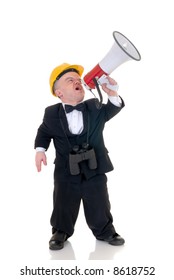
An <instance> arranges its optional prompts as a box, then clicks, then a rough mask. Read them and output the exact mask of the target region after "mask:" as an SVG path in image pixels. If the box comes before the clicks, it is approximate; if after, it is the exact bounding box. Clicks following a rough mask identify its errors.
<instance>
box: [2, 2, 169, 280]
mask: <svg viewBox="0 0 174 280" xmlns="http://www.w3.org/2000/svg"><path fill="white" fill-rule="evenodd" d="M173 24H174V23H173V7H172V1H169V0H166V1H160V0H158V1H157V0H156V1H155V0H153V1H149V0H146V1H138V0H132V1H129V0H125V1H122V0H120V1H116V0H107V1H106V2H104V1H91V0H88V1H80V0H73V1H70V0H69V1H67V0H64V1H58V0H57V1H56V0H30V1H22V0H16V1H12V0H11V1H10V0H6V1H1V2H0V37H1V41H0V108H1V109H0V131H1V137H0V143H1V161H0V162H1V169H0V170H1V177H0V180H1V188H0V218H1V220H0V221H1V231H0V234H1V238H0V243H1V244H0V252H1V259H3V266H2V267H3V269H2V271H1V274H3V277H6V278H8V279H10V275H11V279H19V278H20V276H19V269H20V268H22V267H23V266H25V265H28V266H30V267H33V268H34V267H35V266H36V267H37V266H42V265H43V266H45V267H46V266H47V267H53V266H56V265H59V266H60V265H61V264H62V263H63V265H64V266H68V265H69V263H71V264H72V262H73V264H81V265H84V266H88V267H90V266H91V267H92V266H94V267H95V265H96V266H97V263H96V262H97V261H99V260H100V261H99V264H100V265H102V267H104V268H105V267H106V268H108V267H109V268H111V267H114V266H117V265H118V266H120V267H121V266H125V267H126V266H155V267H156V274H157V276H156V277H154V276H151V277H150V276H149V278H151V279H164V277H165V278H166V279H171V276H172V267H171V264H172V258H171V254H172V253H173V249H174V248H173V236H174V235H173V234H174V232H173V211H174V209H173V208H174V207H173V194H172V187H173V186H174V179H173V162H174V149H173V143H174V136H173V119H174V112H173V95H174V92H173V77H172V76H173V75H172V74H173V67H174V55H173V54H174V52H173V50H174V39H173ZM114 30H116V31H119V32H121V33H123V34H124V35H126V36H127V37H128V38H129V39H130V40H131V41H132V42H133V43H134V44H135V46H136V47H137V48H138V50H139V51H140V53H141V56H142V60H141V61H140V62H135V61H130V62H128V63H126V64H124V65H121V66H120V67H119V68H117V69H116V70H115V71H114V72H113V73H112V77H114V78H115V79H116V80H117V82H118V83H119V86H120V87H119V94H120V95H121V96H122V97H123V99H124V101H125V103H126V107H125V108H124V109H123V110H122V112H121V113H120V114H119V115H118V116H117V117H116V118H114V119H113V120H111V121H110V123H108V124H107V126H106V129H105V142H106V145H107V148H108V150H109V152H110V157H111V159H112V161H113V164H114V166H115V170H114V171H113V172H112V173H110V174H108V179H109V182H108V187H109V194H110V200H111V205H112V214H113V216H114V224H115V226H116V229H117V231H118V232H119V233H120V234H121V235H122V236H123V237H124V238H125V240H126V244H125V246H124V247H122V248H115V247H112V246H109V245H107V244H103V243H102V242H99V241H98V242H96V241H95V238H94V237H93V236H92V233H91V232H90V230H89V229H88V227H87V225H86V223H85V218H84V215H83V209H81V211H80V214H79V218H78V221H77V224H76V229H75V233H74V235H73V237H72V238H71V239H70V240H69V241H68V243H67V245H66V246H65V248H64V250H62V251H61V252H50V251H49V250H48V241H49V239H50V237H51V227H50V225H49V218H50V214H51V211H52V189H53V178H52V177H53V176H52V173H53V164H52V163H53V160H54V149H53V147H52V146H51V147H50V149H49V151H48V153H47V157H48V166H47V167H44V168H43V170H42V172H41V173H37V171H36V168H35V164H34V157H35V151H34V149H33V145H34V139H35V135H36V132H37V128H38V126H39V125H40V123H41V121H42V117H43V113H44V109H45V107H46V106H48V105H51V104H54V103H56V102H58V100H57V99H56V98H54V97H53V96H52V95H51V93H50V91H49V81H48V80H49V75H50V72H51V71H52V69H53V68H54V67H55V66H57V65H58V64H61V63H63V62H67V63H72V64H82V65H83V66H84V67H85V73H87V72H88V71H90V70H91V69H92V68H93V67H94V66H95V65H96V64H97V63H98V62H99V61H100V60H101V59H102V58H103V57H104V56H105V54H106V53H107V52H108V51H109V49H110V47H111V46H112V44H113V37H112V32H113V31H114ZM86 94H87V97H90V93H89V92H86ZM53 260H54V261H55V262H53ZM56 260H59V263H57V262H56ZM106 260H107V261H106ZM50 261H51V262H50ZM21 277H22V276H21ZM108 277H109V276H108V275H107V279H108ZM124 277H126V276H122V277H121V279H123V278H124ZM127 277H128V278H129V277H132V279H133V276H127ZM48 278H50V279H53V278H54V277H52V278H51V277H47V279H48ZM59 278H60V277H59ZM100 278H101V279H102V277H100ZM135 278H136V277H135ZM3 279H4V278H3ZM23 279H24V276H23ZM55 279H56V278H55ZM111 279H114V278H113V277H111ZM139 279H140V277H139ZM142 279H146V278H145V277H143V276H142Z"/></svg>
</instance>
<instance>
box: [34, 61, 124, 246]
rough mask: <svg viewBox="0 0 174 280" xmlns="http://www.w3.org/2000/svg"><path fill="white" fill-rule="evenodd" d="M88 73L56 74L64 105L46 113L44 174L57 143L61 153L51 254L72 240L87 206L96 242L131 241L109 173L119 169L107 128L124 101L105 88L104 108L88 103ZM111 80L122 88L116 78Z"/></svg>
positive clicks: (68, 68)
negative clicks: (113, 202)
mask: <svg viewBox="0 0 174 280" xmlns="http://www.w3.org/2000/svg"><path fill="white" fill-rule="evenodd" d="M82 73H83V67H82V66H80V65H70V64H67V63H64V64H61V65H59V66H57V67H56V68H55V69H54V70H53V71H52V73H51V76H50V88H51V92H52V94H53V95H54V96H56V97H59V98H60V100H61V102H59V103H58V104H55V105H52V106H49V107H47V108H46V110H45V115H44V118H43V122H42V124H41V125H40V127H39V128H38V132H37V136H36V139H35V148H36V158H35V161H36V167H37V170H38V172H40V171H41V165H42V163H43V164H44V165H46V164H47V159H46V154H45V151H46V150H47V149H48V147H49V145H50V142H51V140H53V143H54V147H55V151H56V158H55V170H54V193H53V212H52V215H51V225H52V234H53V235H52V237H51V239H50V241H49V248H50V249H51V250H60V249H62V248H63V247H64V242H65V241H66V240H67V239H68V238H69V237H70V236H72V234H73V232H74V225H75V223H76V219H77V216H78V212H79V207H80V203H81V201H83V206H84V213H85V218H86V222H87V224H88V226H89V228H90V229H91V230H92V232H93V234H94V236H95V237H96V239H98V240H103V241H106V242H108V243H109V244H111V245H115V246H117V245H123V244H124V242H125V241H124V239H123V238H122V237H121V236H120V235H119V234H118V233H117V232H116V230H115V228H114V226H113V217H112V215H111V213H110V202H109V197H108V191H107V177H106V175H105V173H107V172H109V171H111V170H113V165H112V163H111V161H110V158H109V156H108V151H107V149H106V147H105V144H104V139H103V129H104V125H105V123H106V122H107V121H109V120H110V119H111V118H112V117H114V116H115V115H116V114H117V113H119V112H120V110H121V109H122V108H123V107H124V102H123V100H122V99H121V97H119V96H118V94H117V92H116V91H113V90H111V89H109V88H107V85H106V84H103V85H102V89H103V91H104V92H105V93H106V94H107V95H108V102H107V104H102V106H101V108H100V109H99V108H97V106H96V100H95V98H92V99H89V100H86V101H83V100H84V95H85V92H84V89H83V86H82V84H81V75H82ZM108 81H109V83H110V84H116V82H115V81H114V80H113V79H112V78H110V77H108ZM69 105H71V106H69ZM76 105H78V106H77V107H75V106H76Z"/></svg>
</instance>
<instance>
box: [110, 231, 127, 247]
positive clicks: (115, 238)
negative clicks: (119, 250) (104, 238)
mask: <svg viewBox="0 0 174 280" xmlns="http://www.w3.org/2000/svg"><path fill="white" fill-rule="evenodd" d="M108 243H109V244H110V245H113V246H121V245H123V244H124V243H125V240H124V239H123V238H122V237H121V236H120V235H119V234H118V233H116V234H115V235H114V236H113V238H112V239H111V240H110V241H108Z"/></svg>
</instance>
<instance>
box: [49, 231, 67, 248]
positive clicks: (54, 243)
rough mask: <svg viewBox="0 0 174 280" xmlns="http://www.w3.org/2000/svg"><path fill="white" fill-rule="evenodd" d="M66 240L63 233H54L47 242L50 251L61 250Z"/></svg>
mask: <svg viewBox="0 0 174 280" xmlns="http://www.w3.org/2000/svg"><path fill="white" fill-rule="evenodd" d="M66 239H67V235H66V233H64V232H61V231H56V232H55V233H54V234H53V236H52V237H51V239H50V241H49V249H50V250H61V249H63V247H64V242H65V240H66Z"/></svg>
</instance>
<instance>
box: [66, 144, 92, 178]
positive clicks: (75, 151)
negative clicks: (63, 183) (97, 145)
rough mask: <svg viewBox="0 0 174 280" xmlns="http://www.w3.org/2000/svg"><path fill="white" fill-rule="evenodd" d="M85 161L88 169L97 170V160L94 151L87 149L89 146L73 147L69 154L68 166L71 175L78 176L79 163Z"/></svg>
mask: <svg viewBox="0 0 174 280" xmlns="http://www.w3.org/2000/svg"><path fill="white" fill-rule="evenodd" d="M82 161H87V164H88V167H89V169H96V168H97V160H96V156H95V151H94V149H93V148H90V147H89V144H87V143H83V144H82V145H81V146H79V145H75V146H74V147H73V148H72V152H71V153H70V154H69V166H70V173H71V175H78V174H80V166H79V163H80V162H82Z"/></svg>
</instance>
